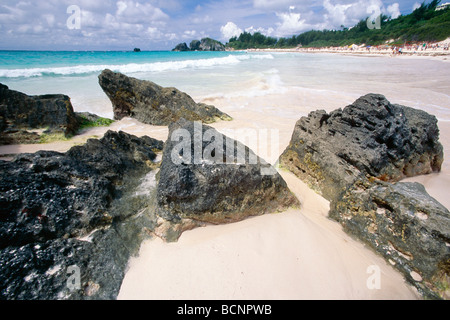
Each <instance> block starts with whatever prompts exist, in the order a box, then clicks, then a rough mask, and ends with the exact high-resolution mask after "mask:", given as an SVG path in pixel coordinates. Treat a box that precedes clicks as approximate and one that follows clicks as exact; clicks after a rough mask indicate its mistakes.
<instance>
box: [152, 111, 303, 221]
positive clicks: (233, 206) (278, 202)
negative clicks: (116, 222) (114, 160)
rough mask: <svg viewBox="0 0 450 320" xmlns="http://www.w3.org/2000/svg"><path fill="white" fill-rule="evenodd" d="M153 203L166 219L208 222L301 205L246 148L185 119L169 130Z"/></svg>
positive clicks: (269, 168) (270, 167)
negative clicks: (155, 203) (155, 202)
mask: <svg viewBox="0 0 450 320" xmlns="http://www.w3.org/2000/svg"><path fill="white" fill-rule="evenodd" d="M180 135H181V136H182V137H183V138H182V140H181V142H180V140H179V137H180ZM213 137H214V138H213ZM180 143H181V145H180ZM157 201H158V205H159V207H160V209H161V211H162V215H163V216H165V218H167V219H170V217H171V218H172V219H174V220H180V219H191V220H194V221H202V222H209V223H226V222H233V221H238V220H242V219H243V218H245V217H248V216H253V215H261V214H264V213H271V212H276V211H279V210H284V209H287V208H288V207H290V206H294V205H299V201H298V200H297V198H296V197H295V196H294V195H293V194H292V193H291V191H290V190H289V189H288V187H287V185H286V182H285V181H284V180H283V178H282V177H281V176H280V175H279V174H278V172H276V170H275V169H274V168H273V167H272V166H271V165H270V164H268V163H266V162H265V161H264V160H263V159H261V158H259V157H257V156H256V155H255V154H254V153H253V151H251V150H250V149H249V148H248V147H246V146H244V145H243V144H241V143H240V142H238V141H235V140H233V139H230V138H228V137H226V136H224V135H222V134H220V133H219V132H218V131H216V130H215V129H213V128H211V127H209V126H206V125H202V124H201V123H198V122H197V123H194V122H192V121H186V120H184V119H181V120H180V121H178V122H177V123H174V124H173V125H171V126H170V127H169V139H168V140H167V141H166V143H165V145H164V151H163V159H162V163H161V169H160V173H159V182H158V187H157Z"/></svg>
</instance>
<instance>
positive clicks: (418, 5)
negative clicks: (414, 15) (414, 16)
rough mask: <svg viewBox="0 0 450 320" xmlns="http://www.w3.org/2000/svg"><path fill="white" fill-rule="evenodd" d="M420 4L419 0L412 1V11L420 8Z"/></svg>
mask: <svg viewBox="0 0 450 320" xmlns="http://www.w3.org/2000/svg"><path fill="white" fill-rule="evenodd" d="M420 6H421V4H420V3H419V2H416V3H414V5H413V8H412V9H413V11H414V10H416V9H418V8H420Z"/></svg>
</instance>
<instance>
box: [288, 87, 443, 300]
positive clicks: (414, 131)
mask: <svg viewBox="0 0 450 320" xmlns="http://www.w3.org/2000/svg"><path fill="white" fill-rule="evenodd" d="M442 162H443V147H442V145H441V144H440V143H439V129H438V126H437V119H436V118H435V117H434V116H432V115H429V114H428V113H426V112H424V111H421V110H415V109H412V108H409V107H405V106H400V105H393V104H391V103H390V102H389V101H388V100H387V99H386V98H385V97H384V96H382V95H376V94H368V95H366V96H363V97H361V98H359V99H358V100H356V101H355V102H354V103H353V104H351V105H349V106H347V107H345V108H344V109H343V110H341V109H338V110H336V111H333V112H331V113H330V114H328V113H326V112H325V111H315V112H311V113H310V114H309V116H308V117H303V118H301V119H300V120H299V121H298V122H297V124H296V126H295V130H294V133H293V135H292V139H291V142H290V144H289V146H288V147H287V148H286V150H285V151H284V152H283V154H282V155H281V156H280V163H281V166H283V167H285V168H288V169H289V170H291V171H292V172H293V173H295V174H296V175H297V176H298V177H300V178H301V179H302V180H304V181H305V182H306V183H308V184H309V185H310V186H311V187H312V188H313V189H315V190H316V191H317V192H318V193H320V194H322V195H323V196H324V197H325V198H326V199H328V200H330V201H331V210H330V217H331V218H333V219H335V220H337V221H339V222H340V223H341V224H342V225H343V226H344V229H345V230H346V231H347V232H349V233H351V234H353V235H355V236H357V237H358V238H359V239H361V240H362V241H363V242H365V243H367V244H368V245H370V246H371V247H372V248H373V249H374V250H376V251H377V252H379V253H380V254H381V255H383V256H384V257H385V258H386V259H387V260H388V261H390V262H391V263H392V264H394V265H395V267H396V268H397V269H398V270H399V271H401V272H402V273H403V274H404V275H405V278H406V279H407V280H408V281H409V282H410V283H411V284H413V285H414V286H416V288H417V289H418V290H419V291H420V292H421V293H422V294H423V295H424V296H425V297H429V298H448V297H449V296H450V293H449V292H448V288H449V287H450V267H449V266H450V233H449V232H450V213H449V212H448V210H447V209H446V208H445V207H443V206H442V205H440V204H439V203H438V202H437V201H436V200H434V199H433V198H431V197H430V196H429V195H428V194H427V193H426V191H425V189H424V188H423V186H421V185H420V184H407V183H394V182H397V181H399V180H400V179H402V178H405V177H412V176H415V175H419V174H427V173H431V172H437V171H440V168H441V165H442ZM446 290H447V292H446Z"/></svg>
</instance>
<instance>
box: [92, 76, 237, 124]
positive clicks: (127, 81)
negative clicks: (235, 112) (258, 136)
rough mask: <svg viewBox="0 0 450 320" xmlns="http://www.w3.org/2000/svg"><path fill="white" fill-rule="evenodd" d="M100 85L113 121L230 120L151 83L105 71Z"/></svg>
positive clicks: (185, 97)
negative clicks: (128, 119)
mask: <svg viewBox="0 0 450 320" xmlns="http://www.w3.org/2000/svg"><path fill="white" fill-rule="evenodd" d="M99 83H100V86H101V87H102V89H103V91H104V92H105V93H106V95H107V96H108V97H109V99H110V100H111V102H112V105H113V109H114V118H115V119H116V120H120V119H122V118H124V117H132V118H135V119H137V120H139V121H140V122H143V123H146V124H152V125H169V124H171V123H173V122H176V121H178V120H179V119H180V118H185V119H187V120H191V121H202V122H205V123H212V122H215V121H217V120H220V119H221V120H231V117H230V116H228V115H227V114H225V113H223V112H221V111H220V110H219V109H217V108H216V107H214V106H210V105H206V104H203V103H196V102H195V101H194V100H193V99H192V98H191V97H190V96H189V95H187V94H186V93H184V92H181V91H179V90H178V89H175V88H163V87H161V86H159V85H157V84H155V83H153V82H151V81H145V80H138V79H135V78H131V77H127V76H126V75H124V74H121V73H115V72H112V71H111V70H104V71H103V72H102V73H101V74H100V75H99Z"/></svg>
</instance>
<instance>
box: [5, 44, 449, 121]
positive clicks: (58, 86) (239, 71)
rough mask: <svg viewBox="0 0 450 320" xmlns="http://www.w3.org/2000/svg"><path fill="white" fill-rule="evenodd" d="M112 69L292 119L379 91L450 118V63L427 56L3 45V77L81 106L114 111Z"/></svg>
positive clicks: (108, 112)
mask: <svg viewBox="0 0 450 320" xmlns="http://www.w3.org/2000/svg"><path fill="white" fill-rule="evenodd" d="M106 68H108V69H111V70H113V71H118V72H122V73H124V74H126V75H128V76H132V77H135V78H139V79H144V80H151V81H154V82H155V83H157V84H159V85H162V86H166V87H169V86H170V87H177V88H178V89H180V90H182V91H185V92H187V93H188V94H190V95H191V96H192V97H193V98H194V99H196V100H202V99H209V100H214V101H218V100H220V102H221V104H222V105H224V104H225V105H226V104H228V105H227V107H229V108H228V109H233V108H243V107H246V106H249V107H251V102H252V101H258V103H260V104H261V108H264V107H267V106H270V107H273V108H279V110H280V112H282V111H283V108H284V107H285V106H288V107H289V110H290V113H286V117H297V118H298V117H300V116H301V115H305V114H307V113H308V112H309V111H312V110H316V109H326V110H327V111H331V110H333V109H335V108H336V107H337V106H340V107H344V106H345V105H346V104H348V103H351V102H352V101H354V99H356V98H358V97H359V96H361V95H364V94H367V93H370V92H373V93H381V94H384V95H385V96H386V97H387V98H388V99H389V100H391V101H392V102H395V103H401V104H405V105H409V106H411V107H417V108H421V109H424V110H426V111H429V112H431V113H433V114H436V115H437V116H438V118H439V119H440V120H443V121H450V111H449V105H450V88H449V84H448V79H449V78H448V74H450V63H444V62H438V61H432V60H427V59H420V60H419V59H418V60H414V59H395V58H388V57H349V56H341V55H331V54H304V53H295V52H292V53H276V52H270V53H269V52H170V51H156V52H138V53H136V52H114V51H107V52H99V51H95V52H91V51H75V52H72V51H67V52H54V51H0V83H3V84H6V85H7V86H8V87H10V88H11V89H13V90H18V91H21V92H25V93H27V94H30V95H34V94H50V93H62V94H66V95H68V96H70V97H71V100H72V104H73V106H74V109H75V110H76V111H89V112H93V113H97V114H99V115H101V116H106V117H112V108H111V104H110V102H109V100H108V98H107V97H106V95H105V94H104V93H103V91H102V90H101V88H100V86H99V85H98V78H97V77H98V75H99V74H100V72H101V71H102V70H103V69H106ZM261 97H262V98H263V99H261ZM265 104H266V105H265ZM253 107H255V106H253ZM256 107H259V105H258V106H256Z"/></svg>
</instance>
